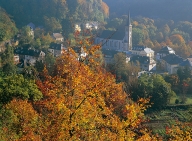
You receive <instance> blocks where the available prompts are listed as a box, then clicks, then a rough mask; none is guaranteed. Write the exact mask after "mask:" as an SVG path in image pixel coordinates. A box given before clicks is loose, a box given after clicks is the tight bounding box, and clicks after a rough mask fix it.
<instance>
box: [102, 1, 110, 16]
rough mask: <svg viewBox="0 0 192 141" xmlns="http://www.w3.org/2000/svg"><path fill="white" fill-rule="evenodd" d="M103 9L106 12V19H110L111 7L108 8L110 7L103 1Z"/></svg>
mask: <svg viewBox="0 0 192 141" xmlns="http://www.w3.org/2000/svg"><path fill="white" fill-rule="evenodd" d="M101 7H102V10H103V12H104V15H105V16H106V17H108V16H109V7H108V5H107V4H106V3H105V2H103V1H102V3H101Z"/></svg>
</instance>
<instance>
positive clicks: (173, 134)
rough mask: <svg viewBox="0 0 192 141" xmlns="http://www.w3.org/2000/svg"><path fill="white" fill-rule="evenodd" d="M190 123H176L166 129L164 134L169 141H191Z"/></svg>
mask: <svg viewBox="0 0 192 141" xmlns="http://www.w3.org/2000/svg"><path fill="white" fill-rule="evenodd" d="M191 127H192V125H191V123H177V125H174V126H172V127H166V134H167V136H168V137H167V138H168V140H169V141H191V140H192V130H191Z"/></svg>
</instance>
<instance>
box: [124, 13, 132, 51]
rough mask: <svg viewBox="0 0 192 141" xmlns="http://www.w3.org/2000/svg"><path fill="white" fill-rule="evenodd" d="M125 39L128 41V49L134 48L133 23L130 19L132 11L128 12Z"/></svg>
mask: <svg viewBox="0 0 192 141" xmlns="http://www.w3.org/2000/svg"><path fill="white" fill-rule="evenodd" d="M124 41H126V42H127V50H128V51H130V50H132V25H131V20H130V12H129V14H128V18H127V23H126V26H125V38H124Z"/></svg>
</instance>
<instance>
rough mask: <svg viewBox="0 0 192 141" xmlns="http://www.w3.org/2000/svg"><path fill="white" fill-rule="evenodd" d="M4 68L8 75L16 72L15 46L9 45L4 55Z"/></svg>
mask: <svg viewBox="0 0 192 141" xmlns="http://www.w3.org/2000/svg"><path fill="white" fill-rule="evenodd" d="M1 61H2V70H3V72H4V73H5V74H6V75H10V74H15V73H16V66H15V64H14V54H13V47H11V46H9V45H7V46H6V50H5V52H4V53H3V55H2V60H1Z"/></svg>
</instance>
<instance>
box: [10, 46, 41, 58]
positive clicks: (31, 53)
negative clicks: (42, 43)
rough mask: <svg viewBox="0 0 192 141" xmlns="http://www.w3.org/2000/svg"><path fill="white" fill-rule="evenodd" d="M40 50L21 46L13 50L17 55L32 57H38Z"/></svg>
mask: <svg viewBox="0 0 192 141" xmlns="http://www.w3.org/2000/svg"><path fill="white" fill-rule="evenodd" d="M41 52H42V51H40V50H37V49H31V48H29V49H28V48H22V47H18V48H16V49H15V50H14V53H15V54H19V55H29V56H34V57H39V55H40V53H41Z"/></svg>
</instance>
